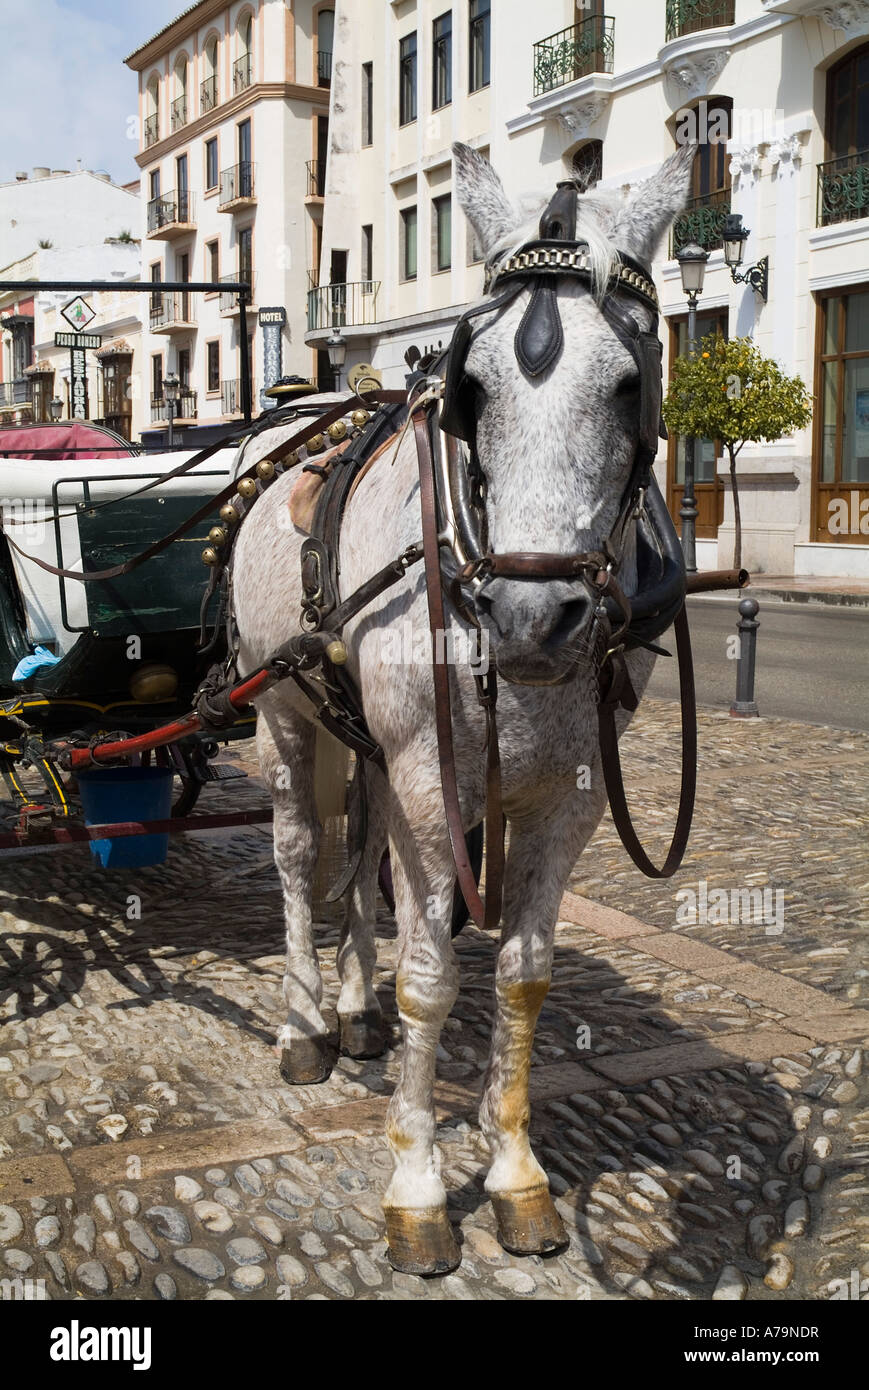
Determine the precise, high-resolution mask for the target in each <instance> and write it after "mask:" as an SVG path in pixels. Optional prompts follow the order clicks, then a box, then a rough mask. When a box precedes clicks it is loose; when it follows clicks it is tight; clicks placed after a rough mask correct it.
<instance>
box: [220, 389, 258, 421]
mask: <svg viewBox="0 0 869 1390" xmlns="http://www.w3.org/2000/svg"><path fill="white" fill-rule="evenodd" d="M250 398H251V400H252V401H253V400H255V399H256V393H255V391H254V386H253V382H252V381H251V384H250ZM220 403H221V408H222V410H223V413H224V415H240V414H241V412H242V403H241V382H240V381H222V382H221V383H220Z"/></svg>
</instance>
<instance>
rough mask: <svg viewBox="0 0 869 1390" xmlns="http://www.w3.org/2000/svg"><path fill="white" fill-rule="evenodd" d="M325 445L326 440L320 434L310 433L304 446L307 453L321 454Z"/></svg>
mask: <svg viewBox="0 0 869 1390" xmlns="http://www.w3.org/2000/svg"><path fill="white" fill-rule="evenodd" d="M325 447H326V440H325V438H324V437H323V435H322V434H312V435H311V438H310V439H309V440H308V442H307V444H306V445H305V448H306V449H307V450H308V453H309V454H322V452H323V450H324V449H325Z"/></svg>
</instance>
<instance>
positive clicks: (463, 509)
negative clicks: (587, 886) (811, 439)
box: [414, 182, 697, 928]
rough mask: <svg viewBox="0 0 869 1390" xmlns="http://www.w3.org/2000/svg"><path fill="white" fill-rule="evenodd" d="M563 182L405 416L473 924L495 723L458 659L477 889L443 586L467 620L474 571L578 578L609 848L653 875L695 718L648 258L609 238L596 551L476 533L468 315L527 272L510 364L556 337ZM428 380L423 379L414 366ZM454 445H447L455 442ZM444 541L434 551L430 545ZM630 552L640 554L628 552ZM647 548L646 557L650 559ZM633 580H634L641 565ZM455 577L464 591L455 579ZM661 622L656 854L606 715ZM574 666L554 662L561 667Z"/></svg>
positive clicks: (584, 277) (567, 247)
mask: <svg viewBox="0 0 869 1390" xmlns="http://www.w3.org/2000/svg"><path fill="white" fill-rule="evenodd" d="M577 192H578V190H577V187H576V185H575V184H574V183H572V182H570V183H561V184H559V185H558V189H557V191H556V194H555V196H554V197H553V199H552V201H551V202H550V203H549V205H548V207H547V208H546V211H545V212H544V214H543V217H542V219H541V222H540V236H539V239H538V240H536V241H532V242H529V243H527V244H526V245H524V246H522V247H521V248H520V249H519V250H518V251H516V252H515V253H513V254H512V255H509V256H506V257H502V258H501V259H500V260H498V261H496V262H495V263H494V264H492V265H490V266H489V267H488V275H487V288H489V289H492V288H495V287H499V286H501V285H502V284H505V283H506V285H507V289H506V291H505V292H504V293H502V294H500V295H498V296H497V297H496V298H491V297H490V298H487V299H486V300H485V301H484V302H483V303H482V304H480V305H477V306H476V307H475V308H473V309H470V310H468V311H467V313H465V314H464V315H463V316H462V318H461V319H460V320H459V323H458V324H457V326H456V329H455V332H454V335H453V338H452V341H451V343H450V346H449V349H448V351H447V353H446V355H445V359H443V360H442V361H440V362H438V363H435V364H433V370H435V371H436V370H437V369H438V367H440V369H441V370H442V372H443V386H442V391H440V392H439V391H437V390H435V391H434V392H433V394H434V396H435V397H436V396H437V395H440V396H441V397H442V399H441V401H440V403H439V416H438V406H437V405H436V404H435V402H434V401H433V402H431V403H430V404H429V405H427V406H426V413H425V414H424V413H423V412H421V411H420V412H418V413H417V414H415V416H414V432H415V437H416V444H417V460H418V466H419V477H420V503H421V511H422V526H423V551H424V560H425V574H426V593H427V600H428V610H429V626H430V630H431V637H432V670H433V676H434V685H435V722H436V728H437V737H438V757H439V764H440V773H441V784H442V790H443V797H444V808H445V812H446V819H447V827H448V831H449V836H450V843H451V847H452V852H453V858H454V862H455V867H456V873H457V876H458V881H459V885H460V887H461V890H462V893H463V895H464V898H465V902H466V904H467V906H468V910H469V912H470V913H471V916H472V917H473V918H474V920H475V921H476V922H477V924H478V926H483V927H486V928H493V927H495V926H496V925H497V922H498V920H499V917H500V909H501V897H502V889H503V876H504V819H503V813H502V806H501V777H500V755H499V748H498V734H497V722H496V704H497V675H496V672H495V670H494V669H491V670H489V671H486V672H485V673H483V672H479V673H478V672H475V673H474V681H475V685H476V692H477V699H478V701H479V703H480V705H481V707H482V709H483V711H484V713H485V718H486V730H487V736H486V750H487V754H486V791H487V797H486V802H487V806H486V900H485V902H483V900H482V898H481V897H480V894H479V891H478V888H477V885H476V882H475V880H474V876H473V873H472V871H471V866H470V862H469V859H468V854H467V850H466V847H465V839H464V827H463V820H462V812H461V806H460V800H459V792H458V783H457V778H456V770H455V754H454V748H453V737H452V715H451V707H450V683H449V674H448V669H447V667H446V665H445V664H444V662H443V659H440V660H439V659H438V650H439V644H438V640H437V638H438V634H439V633H441V632H443V631H444V629H445V626H446V618H445V611H444V589H447V591H448V593H449V595H450V597H451V599H452V602H453V605H454V607H455V608H456V609H457V611H458V612H459V613H460V614H461V616H462V617H463V618H464V619H465V621H467V622H469V623H470V624H471V625H472V626H473V627H474V628H476V630H477V634H478V642H479V636H480V631H481V628H480V622H479V618H478V616H477V614H476V611H475V605H474V590H475V589H476V590H477V591H479V587H480V586H481V585H483V584H485V582H486V581H487V580H488V579H490V578H495V577H498V578H500V577H503V578H510V579H519V580H533V581H541V580H549V579H556V578H562V579H576V578H580V579H582V581H583V582H584V583H585V584H586V586H587V587H588V589H589V590H590V592H591V594H592V596H593V599H594V616H593V631H594V637H593V640H592V651H593V658H592V661H593V668H594V671H595V675H596V680H597V695H598V732H599V741H600V748H601V763H602V768H603V774H604V779H605V782H606V788H607V793H608V796H609V801H610V806H611V809H612V813H613V818H614V821H615V824H616V828H617V829H618V832H619V835H620V837H621V839H622V842H623V844H624V845H625V848H626V849H627V850H628V852H629V854H630V855H631V857H632V859H633V860H634V862H635V864H637V866H638V867H639V868H640V869H641V870H642V871H643V873H645V874H646V875H648V876H649V877H652V878H666V877H670V875H672V874H673V873H675V871H676V869H677V868H678V867H679V865H680V863H681V861H682V857H683V855H684V852H685V848H686V845H687V841H688V835H689V831H690V827H691V819H692V815H693V807H694V795H695V789H696V758H697V730H696V710H695V698H694V679H693V667H692V662H691V650H690V638H689V634H688V625H687V619H686V616H685V608H684V600H685V592H686V585H685V570H684V564H683V561H682V553H681V547H680V545H679V542H678V539H677V537H676V535H675V531H674V529H673V526H672V522H671V521H670V517H669V513H668V512H667V509H666V507H665V505H664V503H663V499H662V498H661V495H660V491H659V489H658V487H657V484H656V482H655V479H654V476H653V474H652V464H653V462H654V458H655V454H656V452H657V446H658V439H659V437H664V438H666V430H665V428H664V425H663V422H662V420H661V397H662V379H661V359H662V347H661V342H660V338H659V336H658V311H659V304H658V297H657V293H656V291H655V287H654V284H653V283H652V279H651V274H650V272H649V270H648V268H647V267H646V266H644V265H642V264H641V263H640V262H638V261H636V260H635V259H634V258H633V257H631V256H628V255H625V254H624V253H621V254H620V255H619V259H618V265H617V268H616V270H615V271H614V273H613V275H612V277H611V280H610V283H609V285H608V286H607V293H606V296H605V297H604V299H603V301H602V304H601V312H602V313H603V315H604V318H605V319H606V321H607V323H608V324H609V326H610V327H611V328H612V330H613V332H614V333H615V334H616V336H617V337H618V338H619V340H620V342H622V343H623V345H624V346H625V347H626V348H627V350H628V352H629V353H630V354H631V356H632V358H633V360H634V362H635V364H636V367H637V372H638V374H639V380H640V406H639V421H638V437H637V444H636V449H635V452H634V458H633V461H632V466H631V472H630V477H629V480H628V483H627V486H626V487H625V490H624V493H623V495H622V498H621V500H620V505H619V510H618V514H617V517H616V520H615V523H614V525H613V527H612V529H611V531H610V533H609V535H608V536H607V537H606V539H605V540H604V542H603V543H602V545H601V547H600V549H599V550H596V551H585V552H579V553H573V554H561V553H554V554H553V553H548V552H511V553H501V552H497V553H496V552H494V551H493V550H492V549H490V548H489V546H488V540H487V534H486V513H485V482H484V479H483V477H482V472H481V469H480V465H479V460H478V458H477V450H476V425H477V415H476V410H475V404H476V402H475V387H474V383H473V382H472V381H471V379H470V378H469V376H468V373H467V370H466V359H467V355H468V350H469V347H470V344H471V340H472V335H473V328H474V320H476V319H477V318H478V317H480V316H481V315H484V314H491V313H492V312H493V311H494V312H498V311H500V310H501V309H503V308H505V307H506V306H507V305H509V304H511V303H512V302H513V301H514V300H515V299H516V298H517V297H518V295H519V294H520V293H521V292H522V291H523V290H527V289H528V288H529V287H530V289H531V294H530V298H529V302H528V305H527V307H526V308H525V311H524V313H523V315H522V319H521V322H520V324H519V327H518V329H517V332H516V336H515V340H514V351H515V355H516V360H517V363H518V365H519V368H520V370H521V371H523V372H524V373H525V374H526V376H528V377H530V378H532V379H534V378H536V377H539V376H541V375H542V374H543V373H544V372H545V371H547V370H548V368H549V367H551V366H552V364H553V363H554V362H555V361H556V359H557V358H558V356H559V354H560V353H561V350H562V348H563V344H564V331H563V327H562V323H561V315H560V310H559V301H558V290H559V285H560V284H563V283H564V281H565V279H568V278H569V279H572V280H578V281H580V282H581V283H584V284H586V285H589V286H590V285H591V281H592V267H591V254H590V250H589V247H588V245H587V243H585V242H583V241H582V240H580V239H578V238H577V236H576V222H577ZM625 296H629V297H632V298H634V299H636V300H637V301H639V302H640V303H642V304H643V305H645V306H646V307H647V308H649V309H651V311H652V314H653V318H652V323H651V327H650V328H649V329H648V330H646V331H643V330H641V328H640V326H639V324H638V322H637V320H636V319H635V318H634V317H633V315H632V314H631V313H630V312H629V311H628V309H627V307H626V305H625V303H624V297H625ZM426 384H427V385H428V388H429V390H431V378H430V377H429V378H427V379H426ZM460 440H462V441H464V442H465V443H466V444H467V445H468V446H469V450H470V456H469V459H468V460H465V459H464V458H463V456H462V452H461V450H460V446H459V444H458V441H460ZM632 531H633V534H634V537H635V539H636V553H637V561H638V584H637V591H636V593H635V594H633V595H631V596H630V597H629V596H628V595H626V594H625V592H624V590H623V588H622V586H621V584H620V582H619V570H620V568H621V566H622V563H623V560H624V557H625V553H626V550H627V542H628V538H629V535H630V533H631V532H632ZM444 552H446V554H445V553H444ZM644 560H645V565H644V563H643V562H644ZM653 562H654V563H653ZM644 578H645V579H646V581H647V582H646V583H645V584H643V582H642V581H643V579H644ZM469 590H470V591H471V593H470V594H469V592H468V591H469ZM674 621H675V624H676V638H677V647H678V653H679V670H680V694H681V704H682V784H681V792H680V798H679V810H678V814H677V819H676V826H675V830H674V833H673V838H672V842H671V844H670V848H669V850H668V852H667V855H666V858H665V861H664V863H663V865H662V866H661V867H660V868H657V867H656V866H655V865H654V864H652V862H651V860H650V859H649V858H648V856H647V855H646V853H645V851H644V849H643V847H642V845H641V844H640V842H639V839H638V837H637V835H636V833H635V831H634V828H633V824H632V822H631V818H630V813H629V811H628V807H627V801H626V797H625V792H624V785H623V781H622V774H621V766H620V761H619V754H618V735H617V730H616V725H615V715H616V711H617V709H618V708H619V707H623V708H625V709H628V710H634V709H636V708H637V704H638V700H637V696H636V693H635V692H634V690H633V687H632V686H631V682H630V677H629V674H628V670H627V666H626V664H625V661H624V654H625V651H626V650H628V649H630V648H631V647H636V646H642V647H647V648H651V649H652V650H654V651H660V650H661V649H660V648H659V647H656V646H655V644H654V641H653V638H654V637H657V636H659V635H660V634H661V633H662V632H663V631H664V630H665V629H666V628H667V627H669V625H670V624H671V623H672V622H674ZM573 673H574V672H572V671H568V672H567V673H566V676H565V678H570V676H571V675H572V674H573Z"/></svg>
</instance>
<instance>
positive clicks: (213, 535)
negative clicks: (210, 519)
mask: <svg viewBox="0 0 869 1390" xmlns="http://www.w3.org/2000/svg"><path fill="white" fill-rule="evenodd" d="M208 539H209V540H210V541H211V544H212V545H223V543H224V541H225V540H226V532H225V531H224V529H223V527H222V526H212V528H211V530H210V531H209V533H208Z"/></svg>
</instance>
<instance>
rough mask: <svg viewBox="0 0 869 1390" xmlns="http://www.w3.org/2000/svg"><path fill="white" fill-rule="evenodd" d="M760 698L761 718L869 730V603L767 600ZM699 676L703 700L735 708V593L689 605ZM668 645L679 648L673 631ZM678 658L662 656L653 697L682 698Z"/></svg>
mask: <svg viewBox="0 0 869 1390" xmlns="http://www.w3.org/2000/svg"><path fill="white" fill-rule="evenodd" d="M758 602H759V603H760V612H759V613H758V615H757V616H758V620H759V622H760V628H759V629H758V634H757V680H756V685H755V699H756V700H757V704H758V708H759V710H760V713H761V715H765V714H766V715H779V716H781V717H783V718H786V719H799V720H804V721H805V722H806V723H809V724H826V725H831V726H832V727H833V728H837V729H861V730H864V731H869V608H846V607H842V608H839V607H835V606H832V605H829V604H811V605H809V604H803V603H799V604H797V603H782V602H781V601H777V600H775V599H760V600H758ZM688 613H689V617H690V621H691V642H692V646H693V650H694V663H695V670H696V675H697V703H698V704H699V705H706V706H713V707H716V708H724V709H729V707H730V704H731V701H732V700H733V698H734V695H735V692H736V662H735V661H734V660H730V659H728V656H727V651H728V638H729V637H732V636H735V635H736V631H737V627H736V624H737V620H738V617H739V614H738V612H737V603H736V599H735V596H734V597H731V596H730V595H728V596H727V597H726V598H722V599H719V598H702V599H701V598H698V599H691V600H690V601H689V604H688ZM662 645H663V646H665V647H668V648H670V649H672V650H673V651H674V652H675V642H674V640H673V634H672V632H670V633H667V634H666V635H665V637H664V639H663V642H662ZM678 692H679V682H678V674H677V666H676V659H675V656H674V657H673V658H672V659H671V660H669V661H667V660H664V659H663V658H661V659H660V660H659V661H658V662H657V663H656V666H655V672H654V674H653V676H652V680H651V683H650V685H649V688H648V693H649V694H650V695H657V696H661V697H664V698H673V699H675V698H676V697H677V696H678Z"/></svg>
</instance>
